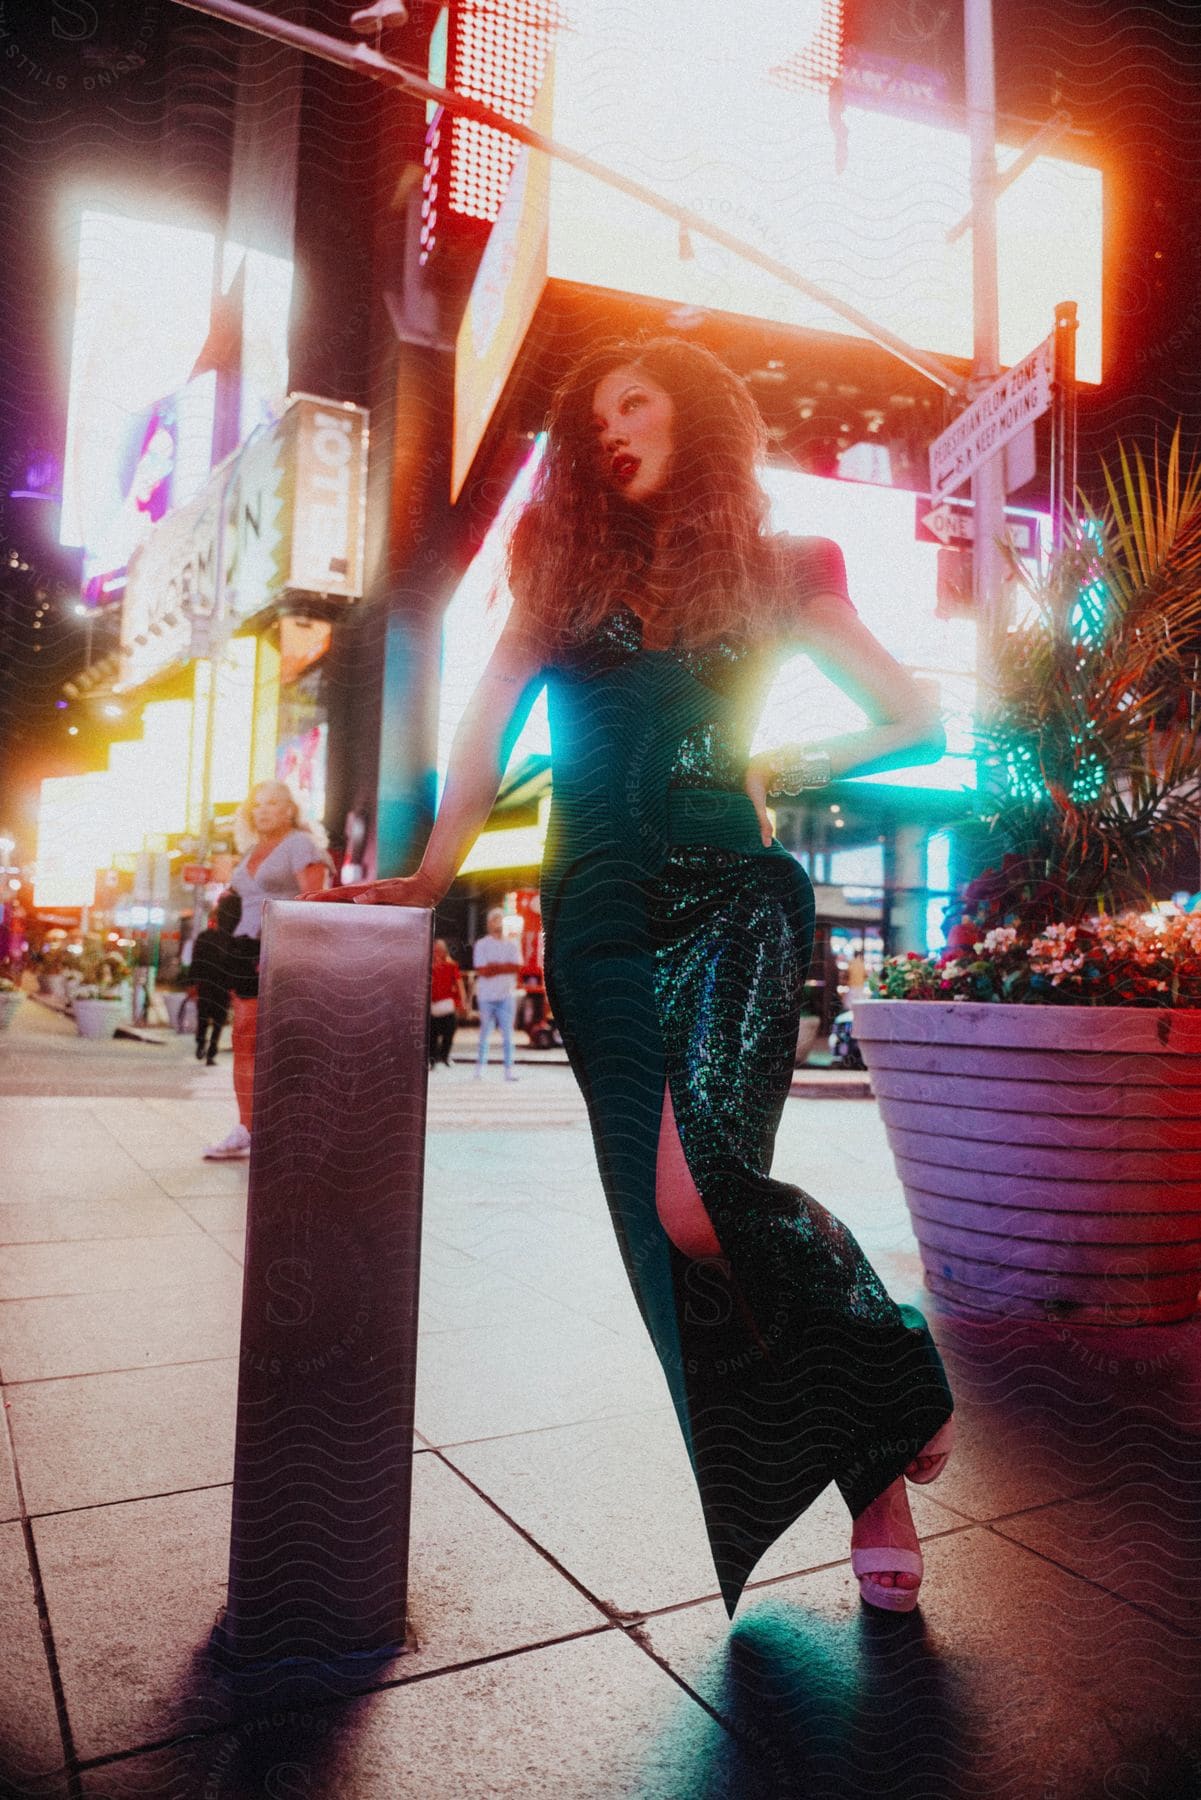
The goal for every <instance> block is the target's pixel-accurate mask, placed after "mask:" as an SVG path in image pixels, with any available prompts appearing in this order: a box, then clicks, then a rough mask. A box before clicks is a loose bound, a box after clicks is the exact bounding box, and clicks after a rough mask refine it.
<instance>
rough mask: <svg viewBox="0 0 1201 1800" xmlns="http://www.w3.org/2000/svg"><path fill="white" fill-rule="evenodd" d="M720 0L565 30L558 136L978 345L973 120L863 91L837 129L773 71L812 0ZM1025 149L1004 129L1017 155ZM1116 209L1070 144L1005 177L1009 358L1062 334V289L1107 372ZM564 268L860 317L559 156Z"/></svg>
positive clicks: (554, 230) (887, 305)
mask: <svg viewBox="0 0 1201 1800" xmlns="http://www.w3.org/2000/svg"><path fill="white" fill-rule="evenodd" d="M715 4H716V0H699V3H698V0H656V4H655V5H654V6H649V7H642V8H630V7H627V6H624V5H617V4H615V0H593V4H591V5H590V6H589V7H588V8H587V9H586V11H582V12H581V15H580V17H579V18H578V19H577V18H573V21H572V29H571V30H563V31H560V32H559V33H557V34H556V38H555V50H554V70H553V81H554V98H553V132H554V135H555V137H556V138H558V139H560V140H561V141H562V142H564V143H567V144H570V145H571V146H572V148H573V149H575V150H580V151H583V152H584V153H585V154H586V155H589V156H593V157H596V158H597V159H598V160H599V161H601V162H603V163H605V164H606V165H608V166H609V167H610V168H612V169H613V170H615V171H616V172H617V173H618V174H621V175H625V176H627V177H628V178H630V179H631V180H634V181H638V182H641V183H643V184H645V185H646V186H648V187H651V188H653V189H655V190H656V191H657V192H658V193H660V194H662V195H663V196H664V197H665V198H666V199H669V200H673V201H675V202H676V203H677V204H679V205H682V206H687V207H691V208H693V209H694V210H695V211H696V212H698V213H700V214H702V215H703V216H704V217H705V218H708V219H711V220H712V221H713V222H714V223H715V224H717V225H720V226H722V227H723V228H724V229H725V230H727V231H730V232H733V233H734V234H735V235H736V236H739V237H742V238H745V239H747V240H749V241H750V242H752V243H754V244H755V245H756V246H757V247H758V248H759V249H761V250H763V251H765V252H766V253H767V254H768V255H770V256H772V257H775V258H776V259H778V260H779V261H781V262H783V263H786V264H788V266H789V267H790V268H793V269H795V270H796V271H797V272H798V273H799V274H802V275H805V276H807V277H808V278H809V279H810V280H811V281H814V282H817V283H819V284H820V285H821V286H822V287H825V288H827V289H828V290H829V291H830V292H831V293H833V294H836V295H837V296H838V297H839V298H841V299H843V300H845V301H847V302H848V303H850V304H851V305H854V306H856V307H858V308H860V309H861V310H862V311H863V312H865V313H867V314H868V315H869V316H870V317H871V318H873V319H875V320H877V321H878V322H879V323H880V324H882V325H885V326H887V327H888V328H889V329H890V330H891V331H893V332H895V333H897V334H898V335H899V336H900V337H902V338H904V339H905V340H906V341H907V342H908V343H910V344H913V345H915V346H916V347H918V348H919V349H923V350H928V351H932V352H934V353H936V354H940V355H946V356H955V357H970V356H971V354H972V269H971V233H970V231H968V232H963V233H962V234H960V235H959V236H958V237H957V238H956V239H955V241H954V242H953V243H948V242H947V234H948V232H949V231H950V229H951V228H952V227H953V226H954V225H956V224H957V223H958V222H959V221H960V220H961V219H962V218H963V216H964V214H965V213H967V212H969V211H970V208H971V188H970V157H969V148H968V139H967V134H966V132H965V131H964V130H963V129H962V127H961V126H960V125H959V123H958V122H956V123H955V124H954V125H952V124H951V123H949V122H948V123H938V122H935V121H934V120H931V119H922V118H915V117H895V116H893V115H891V114H889V113H887V112H883V111H879V110H877V109H874V108H866V107H856V106H852V105H849V104H848V105H845V106H844V107H843V108H842V109H841V114H840V119H841V123H840V128H839V130H838V131H835V130H834V129H833V127H832V124H831V117H830V109H829V104H828V100H827V97H826V95H824V94H822V93H820V92H814V91H804V90H802V91H796V90H790V89H788V88H786V87H784V86H783V85H781V83H780V82H779V81H778V80H776V79H773V70H774V68H775V67H776V66H777V65H778V63H779V61H780V57H781V50H782V47H783V46H784V45H785V44H786V43H787V42H788V41H789V39H790V38H791V37H792V36H793V35H794V34H795V31H796V28H797V26H796V21H797V16H798V8H797V7H796V5H795V0H757V4H753V5H751V6H749V7H746V8H743V9H741V10H740V12H739V16H738V23H737V30H736V32H731V30H730V21H729V14H728V9H727V8H726V7H725V6H724V5H723V6H722V7H721V8H720V12H719V15H718V16H719V17H720V20H721V23H720V24H719V25H718V27H717V29H716V30H710V31H708V32H707V31H706V30H705V29H704V21H703V18H702V17H700V16H699V15H700V14H705V13H707V12H710V11H713V10H714V9H715ZM800 10H802V11H803V10H804V9H800ZM619 27H620V28H619ZM665 70H666V71H669V74H668V75H666V76H665V73H664V71H665ZM668 97H670V104H665V100H666V99H667V98H668ZM1016 155H1017V150H1016V149H1015V148H1006V147H1004V146H1002V147H1000V149H999V151H998V165H999V167H1000V169H1001V171H1002V172H1004V169H1005V167H1006V165H1007V164H1008V163H1009V162H1011V161H1013V160H1014V159H1015V158H1016ZM1101 225H1102V219H1101V174H1100V171H1099V170H1098V169H1096V168H1093V167H1089V166H1086V165H1084V164H1081V163H1077V162H1073V161H1068V160H1067V159H1065V158H1063V157H1062V156H1055V155H1049V154H1044V155H1041V156H1037V157H1036V158H1035V159H1034V161H1033V162H1032V164H1031V165H1030V167H1029V168H1028V169H1026V170H1025V171H1024V173H1023V174H1021V175H1020V176H1019V177H1018V178H1017V180H1015V181H1014V182H1013V183H1012V185H1011V186H1010V187H1008V188H1007V189H1006V190H1005V192H1004V193H1003V194H1002V195H1001V196H1000V199H999V201H998V206H997V262H998V268H999V270H1000V321H1001V360H1002V362H1003V363H1005V364H1010V363H1014V362H1017V361H1019V360H1020V359H1021V357H1023V356H1024V355H1025V354H1026V352H1027V351H1029V350H1030V349H1032V348H1033V346H1034V345H1035V344H1037V343H1039V342H1040V341H1041V340H1042V339H1043V338H1045V337H1046V335H1047V332H1048V331H1049V330H1050V328H1051V324H1052V320H1053V317H1054V309H1055V306H1056V304H1057V302H1059V301H1061V300H1075V301H1076V302H1077V303H1078V305H1079V308H1080V335H1079V339H1078V343H1077V368H1078V373H1079V375H1080V378H1081V379H1082V380H1085V381H1099V380H1100V378H1101ZM547 273H548V275H549V276H550V277H551V279H559V280H563V281H571V282H581V283H586V284H588V285H590V286H594V287H602V288H614V289H618V290H620V291H623V292H626V293H632V294H645V295H647V296H651V297H654V298H655V299H659V300H667V301H674V302H677V303H679V304H683V305H689V306H698V307H707V308H712V309H714V310H717V311H721V312H730V313H741V314H747V315H750V316H752V317H754V318H760V319H773V320H776V321H778V322H780V323H781V324H786V325H796V326H804V327H808V328H812V329H816V330H820V331H833V332H840V333H847V334H850V335H852V336H854V335H858V333H857V332H856V331H855V328H854V327H853V326H850V325H847V324H844V323H843V322H842V321H841V320H840V319H839V318H838V317H837V316H836V315H834V314H832V313H830V312H828V311H827V310H826V309H825V308H823V307H821V306H819V305H817V304H816V303H815V302H813V301H810V300H807V299H805V298H804V297H803V296H802V295H800V294H797V293H795V292H794V291H793V290H792V289H790V288H785V287H783V286H781V284H780V283H778V282H777V281H776V280H775V279H774V278H773V277H772V276H770V275H768V274H766V273H763V272H760V271H759V270H757V269H755V268H754V267H752V266H751V265H750V264H748V263H745V262H743V261H741V260H740V259H739V258H737V257H735V256H734V255H733V254H732V253H731V252H729V251H726V250H723V249H720V248H718V247H717V246H716V245H713V244H711V243H709V242H708V241H707V240H705V239H704V238H702V237H700V236H699V235H695V236H694V238H693V241H692V243H691V245H689V246H686V247H685V251H684V253H683V254H681V244H680V234H679V230H678V227H677V226H676V224H675V223H674V222H673V221H672V220H671V219H669V218H667V217H665V216H664V215H663V214H661V213H658V212H655V211H652V210H651V209H650V208H649V207H647V206H644V205H643V204H642V203H641V202H640V201H636V200H633V199H629V198H627V197H626V196H624V195H623V194H620V193H617V192H615V191H614V190H613V189H611V188H608V187H606V186H602V185H601V184H600V183H599V182H597V181H595V180H594V179H593V178H592V177H591V176H588V175H584V174H582V173H580V172H579V171H577V170H576V169H573V168H571V167H569V166H568V165H567V164H565V163H561V162H554V163H553V164H552V166H551V175H550V210H549V244H548V267H547Z"/></svg>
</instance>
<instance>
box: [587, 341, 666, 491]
mask: <svg viewBox="0 0 1201 1800" xmlns="http://www.w3.org/2000/svg"><path fill="white" fill-rule="evenodd" d="M592 424H593V429H594V430H595V432H596V441H597V447H598V449H599V451H600V458H601V470H602V473H603V476H604V479H605V480H606V481H607V482H609V483H610V485H611V486H613V487H615V488H617V489H619V490H620V491H621V492H622V493H623V494H625V495H626V497H627V498H628V499H630V500H647V499H649V498H650V497H651V495H652V494H657V493H658V492H659V491H660V489H661V488H662V486H663V483H664V482H665V480H666V479H667V468H668V464H669V463H670V461H671V456H672V452H673V450H674V449H675V406H674V404H673V402H672V398H671V395H670V394H669V393H668V392H667V390H666V388H661V387H660V386H659V384H658V382H657V381H652V380H651V379H650V377H649V376H648V375H646V374H644V373H643V371H642V370H641V369H638V368H636V367H635V366H634V365H633V364H632V363H623V364H621V365H620V366H619V367H618V368H616V369H610V371H609V373H608V374H607V375H606V376H604V377H603V379H602V380H600V381H598V382H597V384H596V388H595V390H594V392H593V395H592Z"/></svg>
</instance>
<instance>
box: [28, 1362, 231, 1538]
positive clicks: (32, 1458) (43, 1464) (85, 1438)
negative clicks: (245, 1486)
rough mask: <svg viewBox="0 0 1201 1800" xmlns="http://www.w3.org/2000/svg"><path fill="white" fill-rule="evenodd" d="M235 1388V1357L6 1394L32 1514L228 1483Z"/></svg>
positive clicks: (40, 1384)
mask: <svg viewBox="0 0 1201 1800" xmlns="http://www.w3.org/2000/svg"><path fill="white" fill-rule="evenodd" d="M237 1379H238V1364H237V1358H236V1357H232V1356H231V1357H223V1358H222V1359H221V1360H220V1361H217V1362H197V1363H180V1364H167V1365H164V1366H161V1367H156V1368H149V1369H127V1370H123V1371H121V1372H119V1373H117V1374H110V1375H77V1376H71V1377H68V1378H67V1379H64V1380H57V1381H34V1382H28V1383H25V1384H24V1385H22V1386H18V1387H10V1388H8V1389H7V1390H6V1393H7V1398H8V1401H9V1405H10V1409H11V1410H10V1411H9V1415H8V1417H9V1420H10V1423H11V1426H12V1434H13V1444H14V1448H15V1452H16V1457H17V1462H18V1465H19V1467H20V1471H21V1484H22V1487H23V1488H24V1491H25V1504H26V1506H27V1507H28V1509H29V1511H30V1512H31V1513H46V1512H58V1511H61V1510H63V1509H65V1508H67V1507H76V1506H99V1505H102V1504H104V1503H106V1502H109V1501H115V1500H128V1499H132V1498H134V1497H135V1496H138V1495H144V1494H170V1493H176V1492H178V1491H179V1490H181V1489H183V1488H197V1487H209V1486H212V1485H214V1484H215V1483H218V1482H223V1481H229V1480H230V1479H231V1477H232V1474H233V1456H234V1418H235V1412H236V1406H237Z"/></svg>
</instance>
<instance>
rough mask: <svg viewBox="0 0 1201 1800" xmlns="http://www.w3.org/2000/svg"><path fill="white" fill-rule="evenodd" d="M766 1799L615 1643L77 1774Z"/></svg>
mask: <svg viewBox="0 0 1201 1800" xmlns="http://www.w3.org/2000/svg"><path fill="white" fill-rule="evenodd" d="M273 1784H274V1791H275V1792H277V1793H280V1794H285V1793H295V1794H305V1795H312V1796H314V1800H315V1797H316V1796H318V1795H320V1796H322V1800H484V1797H485V1796H508V1795H514V1796H516V1795H520V1796H522V1797H523V1800H769V1797H770V1793H771V1790H770V1788H769V1787H767V1786H765V1785H763V1783H762V1779H761V1777H760V1776H759V1775H758V1774H757V1773H756V1771H755V1769H754V1767H753V1765H752V1763H751V1762H750V1760H749V1758H748V1757H747V1755H746V1753H745V1752H744V1751H742V1750H741V1749H740V1748H739V1747H738V1746H737V1745H736V1744H735V1743H734V1742H733V1740H732V1739H731V1738H730V1737H729V1735H728V1733H727V1732H726V1731H725V1730H724V1729H723V1727H722V1726H720V1725H718V1724H717V1723H715V1721H714V1720H713V1719H712V1718H711V1717H710V1715H709V1714H708V1713H707V1712H705V1711H704V1709H703V1708H702V1707H700V1706H698V1705H697V1703H696V1701H695V1700H694V1699H693V1698H692V1697H691V1696H690V1695H688V1694H686V1693H685V1692H684V1691H683V1690H682V1689H681V1688H680V1687H679V1686H678V1685H677V1684H676V1683H675V1682H674V1681H673V1680H672V1679H671V1677H670V1676H669V1675H667V1674H666V1673H664V1671H663V1670H662V1669H660V1668H658V1667H657V1666H656V1664H655V1663H654V1662H653V1661H652V1660H651V1658H650V1657H648V1656H647V1655H646V1654H645V1653H644V1652H643V1651H642V1650H641V1649H639V1647H638V1646H637V1645H636V1644H635V1643H633V1642H632V1641H631V1640H630V1639H629V1638H628V1637H627V1636H626V1634H625V1633H624V1632H621V1631H616V1630H608V1631H604V1632H601V1633H599V1634H597V1635H594V1636H589V1637H583V1638H576V1639H573V1640H571V1641H569V1642H567V1643H560V1644H550V1645H547V1646H545V1647H541V1648H535V1649H531V1650H529V1651H526V1652H524V1653H523V1654H520V1655H516V1656H507V1657H504V1658H502V1659H500V1660H499V1661H496V1662H490V1663H486V1664H484V1665H483V1666H481V1667H476V1668H469V1669H458V1670H455V1671H453V1672H452V1673H449V1674H446V1675H441V1676H438V1677H437V1678H436V1679H434V1680H432V1681H420V1682H414V1683H410V1684H406V1685H405V1686H403V1687H399V1688H393V1689H390V1690H387V1691H385V1692H383V1693H377V1694H371V1695H369V1696H368V1697H366V1698H364V1699H361V1700H356V1701H354V1702H351V1703H348V1704H346V1705H344V1706H340V1707H337V1708H330V1709H326V1710H324V1711H311V1712H308V1713H304V1712H302V1713H300V1714H299V1715H298V1716H295V1717H293V1718H292V1719H286V1718H280V1720H279V1722H278V1723H275V1724H272V1723H271V1722H270V1721H267V1722H264V1723H263V1724H258V1725H254V1724H247V1725H245V1726H243V1727H242V1728H241V1730H240V1731H236V1732H230V1733H228V1734H225V1735H224V1736H222V1737H220V1738H217V1739H211V1740H209V1741H207V1742H204V1743H193V1744H189V1745H181V1746H179V1748H178V1749H173V1750H166V1751H157V1752H152V1753H151V1754H149V1755H147V1756H144V1757H139V1758H136V1759H133V1760H131V1761H127V1762H122V1763H113V1764H110V1765H109V1766H107V1767H105V1768H99V1769H92V1770H89V1771H87V1772H86V1773H85V1775H84V1783H83V1791H84V1795H85V1797H86V1800H152V1797H153V1800H194V1797H195V1796H197V1795H200V1794H203V1795H204V1796H205V1800H210V1797H211V1800H251V1797H252V1796H253V1797H255V1800H259V1797H261V1796H262V1795H264V1794H268V1793H270V1792H272V1786H273Z"/></svg>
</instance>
